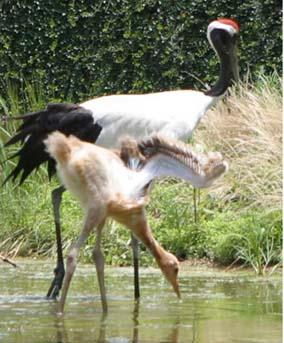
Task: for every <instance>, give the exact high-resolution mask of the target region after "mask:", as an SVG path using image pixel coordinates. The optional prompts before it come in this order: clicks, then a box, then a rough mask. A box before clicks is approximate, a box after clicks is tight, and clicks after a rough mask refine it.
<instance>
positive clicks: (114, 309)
mask: <svg viewBox="0 0 284 343" xmlns="http://www.w3.org/2000/svg"><path fill="white" fill-rule="evenodd" d="M0 268H2V266H1V265H0ZM95 280H96V275H95V273H94V270H93V267H89V266H83V267H81V268H80V269H79V270H78V272H77V273H76V276H75V277H74V280H73V283H72V286H71V289H70V293H69V296H68V298H67V306H66V311H65V314H64V316H63V317H58V316H57V315H56V308H57V306H56V305H57V304H56V302H50V301H47V300H45V299H44V297H43V295H44V294H43V293H44V291H45V289H46V287H47V286H48V284H49V281H50V266H49V265H47V266H46V265H44V264H39V263H35V264H31V265H24V266H23V267H22V268H21V269H19V270H18V271H17V272H16V273H15V271H13V270H10V269H8V268H5V270H4V269H3V270H2V271H1V272H0V341H1V343H22V342H29V343H75V342H80V343H89V342H99V343H126V342H127V343H130V342H133V343H160V342H163V343H207V342H209V341H210V343H215V342H233V341H235V342H248V341H250V342H255V343H258V342H261V343H263V342H269V343H279V342H281V338H282V337H281V333H282V330H281V324H282V322H281V319H282V318H281V313H282V308H281V306H282V301H281V295H282V288H281V285H282V283H281V277H278V278H277V277H276V278H275V277H274V278H269V279H265V278H257V277H253V276H247V275H234V274H232V275H231V276H230V275H229V274H226V275H224V274H214V275H213V276H212V275H203V274H198V275H197V274H196V275H194V273H192V272H190V273H188V274H186V273H183V274H182V275H181V289H182V301H179V300H177V299H176V297H175V296H174V295H173V294H172V291H171V289H170V287H169V285H168V284H167V283H166V282H165V281H164V279H163V278H162V276H161V275H160V273H159V272H153V270H144V272H143V271H142V273H141V286H142V297H141V299H140V302H135V301H134V300H133V298H132V294H133V282H132V270H131V269H129V270H127V269H115V270H107V272H106V283H107V290H108V304H109V312H108V314H107V315H104V314H103V313H102V310H101V303H100V298H99V291H98V288H97V286H96V284H95Z"/></svg>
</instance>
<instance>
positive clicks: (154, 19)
mask: <svg viewBox="0 0 284 343" xmlns="http://www.w3.org/2000/svg"><path fill="white" fill-rule="evenodd" d="M218 17H231V18H235V19H236V20H238V21H239V22H240V25H241V34H240V44H239V46H240V48H239V64H240V75H241V80H242V81H241V82H240V83H239V85H238V86H237V87H235V88H233V89H232V90H231V91H230V93H229V94H228V96H226V98H225V99H224V100H223V101H222V102H221V103H219V104H218V106H217V107H216V108H215V109H213V110H211V111H210V112H209V113H208V114H207V115H206V119H205V120H204V121H203V122H202V123H201V125H200V127H199V128H198V130H197V132H196V134H195V136H194V138H193V140H192V143H193V144H194V145H196V149H203V150H204V149H205V150H209V149H210V150H213V149H218V150H219V151H221V152H223V154H224V155H225V156H226V158H227V159H228V160H229V162H230V166H231V168H230V172H229V173H228V174H227V175H226V176H225V178H224V179H222V180H221V181H220V182H219V183H218V184H217V186H216V187H215V188H214V189H210V190H208V191H202V192H201V193H200V194H199V196H198V197H197V198H198V199H197V200H198V201H197V202H198V211H197V213H195V209H194V206H193V201H192V199H193V190H192V188H191V187H189V186H188V185H186V184H184V183H182V182H177V181H174V180H163V181H161V182H159V183H157V184H156V186H155V188H154V191H153V196H152V202H151V204H150V205H149V208H148V213H149V216H150V221H151V224H152V227H153V231H154V233H155V236H156V237H157V238H158V240H159V241H160V242H161V243H162V244H163V245H164V246H165V247H166V248H167V249H169V250H171V251H172V252H173V253H175V254H176V255H177V256H178V257H179V258H180V259H187V258H190V257H197V258H203V257H206V258H209V259H211V260H212V261H216V262H219V263H222V264H231V263H235V262H245V263H249V264H250V265H251V266H252V267H253V268H254V269H255V271H256V272H257V273H259V274H264V273H266V272H267V266H268V265H271V264H273V265H276V266H277V265H278V264H279V263H280V261H281V246H282V211H281V209H282V203H281V201H282V118H281V116H282V93H281V85H282V78H281V76H280V75H282V30H281V28H282V4H281V2H280V1H276V0H265V1H261V2H260V1H255V0H248V1H245V2H244V1H241V0H235V1H227V0H226V1H225V0H219V1H214V0H213V1H210V2H208V1H201V0H191V1H188V0H180V1H178V2H177V1H173V0H163V1H156V0H138V1H135V2H133V1H130V0H112V1H111V0H110V1H106V0H99V1H96V2H92V1H83V0H80V1H65V2H63V1H58V0H57V1H54V0H52V1H51V0H47V1H45V2H41V1H36V0H30V1H27V0H25V1H21V2H19V1H13V0H11V1H10V0H9V1H2V2H0V104H1V106H2V112H3V113H6V114H7V115H16V114H19V113H25V112H27V111H33V110H37V109H39V108H43V107H44V106H45V104H46V103H47V102H54V101H72V102H79V101H82V100H86V99H88V98H90V97H94V96H98V95H103V94H113V93H134V92H135V93H145V92H150V91H159V90H169V89H178V88H181V89H184V88H198V89H204V88H205V87H206V84H207V83H210V84H212V83H213V82H214V80H215V79H216V77H217V75H218V59H217V58H216V57H215V56H214V51H213V50H212V48H211V47H210V46H209V44H208V42H207V40H206V29H207V26H208V24H209V22H210V21H211V20H213V19H215V18H218ZM200 80H202V81H200ZM15 129H16V127H15V126H14V124H11V123H2V124H1V128H0V160H1V161H4V160H5V159H6V158H7V157H8V156H10V155H11V154H12V153H13V152H15V148H9V149H4V143H5V142H6V141H7V140H8V138H9V137H10V135H11V134H13V132H14V131H15ZM13 165H14V162H13V161H8V162H5V163H2V164H1V180H4V178H5V176H7V175H8V173H9V171H10V170H11V168H12V167H13ZM56 184H57V183H56V180H53V181H52V183H51V184H50V183H48V180H47V175H46V171H45V169H44V168H41V169H40V171H39V172H38V173H37V174H36V175H33V176H32V177H30V178H29V180H28V181H27V182H26V183H25V184H24V185H23V186H22V187H16V185H13V184H12V183H11V182H8V183H7V184H5V186H4V187H2V189H1V191H0V192H1V193H0V194H1V198H0V213H1V216H0V226H1V230H0V241H1V242H2V243H0V251H4V252H5V251H6V252H9V253H10V254H11V255H13V254H16V253H17V254H20V255H23V256H30V255H35V254H38V255H48V256H54V254H55V244H54V242H55V237H54V229H53V222H52V211H51V202H50V192H51V189H53V188H54V187H55V185H56ZM80 221H81V212H80V209H79V208H78V207H77V204H76V202H75V201H74V200H73V199H72V198H71V196H70V195H69V194H65V195H64V205H63V228H64V234H63V235H64V246H65V248H66V249H67V248H68V247H69V245H70V244H71V242H72V241H73V240H74V238H75V237H76V235H77V232H78V227H79V225H80ZM107 230H108V234H107V235H105V244H104V247H105V254H106V258H107V262H108V263H111V264H118V265H125V264H129V263H131V254H130V250H129V247H128V245H127V241H128V232H127V231H126V230H125V229H123V228H121V227H119V226H118V225H116V224H115V223H112V222H110V223H109V225H108V229H107ZM92 245H93V240H92V239H91V240H90V241H89V242H88V245H87V248H86V249H85V250H84V252H83V254H82V255H83V257H84V259H85V260H89V258H90V250H91V247H92ZM141 258H142V262H143V263H145V264H148V263H150V262H151V261H152V259H151V258H150V257H149V255H148V254H147V253H146V252H145V251H144V250H142V253H141ZM270 270H271V269H270Z"/></svg>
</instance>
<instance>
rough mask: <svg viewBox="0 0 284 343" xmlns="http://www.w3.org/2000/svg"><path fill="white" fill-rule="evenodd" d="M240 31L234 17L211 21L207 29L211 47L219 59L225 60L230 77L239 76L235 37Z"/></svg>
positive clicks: (235, 79) (235, 78)
mask: <svg viewBox="0 0 284 343" xmlns="http://www.w3.org/2000/svg"><path fill="white" fill-rule="evenodd" d="M239 32H240V25H239V23H238V22H237V21H236V20H234V19H228V18H220V19H217V20H214V21H213V22H211V23H210V24H209V26H208V29H207V38H208V41H209V42H210V44H211V46H212V48H213V49H214V50H215V52H216V53H217V54H218V55H219V57H220V59H221V60H224V61H227V62H228V63H227V64H228V66H230V68H228V71H229V72H230V73H231V76H232V79H233V80H234V81H237V80H238V78H239V71H238V60H237V38H238V35H239Z"/></svg>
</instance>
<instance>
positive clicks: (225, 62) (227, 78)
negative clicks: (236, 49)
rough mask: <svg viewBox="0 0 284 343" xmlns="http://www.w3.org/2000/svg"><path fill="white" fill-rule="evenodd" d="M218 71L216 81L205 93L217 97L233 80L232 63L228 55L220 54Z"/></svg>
mask: <svg viewBox="0 0 284 343" xmlns="http://www.w3.org/2000/svg"><path fill="white" fill-rule="evenodd" d="M219 57H220V72H219V78H218V80H217V81H216V83H215V84H214V85H213V86H212V87H211V88H210V89H209V90H207V91H205V92H204V94H205V95H208V96H212V97H218V96H221V95H223V94H224V93H225V92H226V90H227V89H228V88H229V86H230V85H231V84H232V82H233V80H234V75H233V72H232V65H231V62H230V58H229V56H222V57H221V56H220V55H219Z"/></svg>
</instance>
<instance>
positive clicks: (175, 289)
mask: <svg viewBox="0 0 284 343" xmlns="http://www.w3.org/2000/svg"><path fill="white" fill-rule="evenodd" d="M172 285H173V289H174V291H175V293H176V295H177V297H178V298H179V299H180V298H181V296H180V290H179V284H178V281H176V282H175V283H173V284H172Z"/></svg>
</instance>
